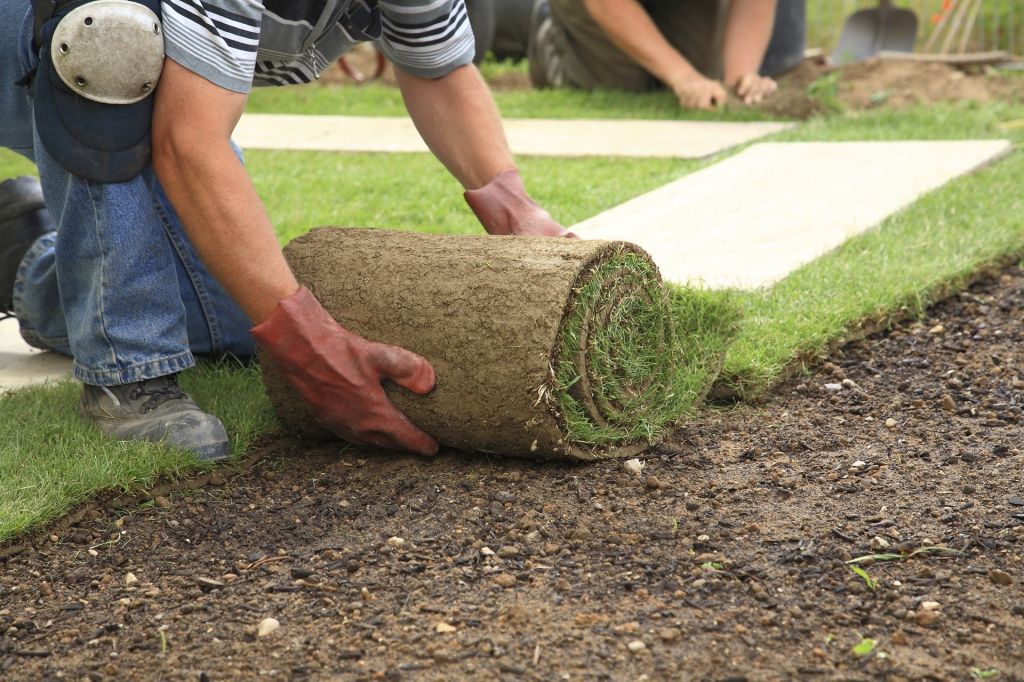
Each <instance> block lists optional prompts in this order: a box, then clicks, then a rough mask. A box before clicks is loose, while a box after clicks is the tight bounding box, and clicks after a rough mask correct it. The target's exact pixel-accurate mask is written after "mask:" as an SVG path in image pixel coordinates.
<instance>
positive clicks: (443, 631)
mask: <svg viewBox="0 0 1024 682" xmlns="http://www.w3.org/2000/svg"><path fill="white" fill-rule="evenodd" d="M434 631H435V632H437V634H439V635H448V634H451V633H453V632H455V631H456V628H455V626H454V625H450V624H448V623H446V622H444V621H443V620H442V621H441V622H440V623H438V624H437V625H436V626H435V627H434Z"/></svg>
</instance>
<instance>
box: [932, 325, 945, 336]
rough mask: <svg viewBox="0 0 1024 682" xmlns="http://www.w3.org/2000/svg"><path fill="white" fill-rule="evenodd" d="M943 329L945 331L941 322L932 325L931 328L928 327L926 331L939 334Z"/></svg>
mask: <svg viewBox="0 0 1024 682" xmlns="http://www.w3.org/2000/svg"><path fill="white" fill-rule="evenodd" d="M944 331H946V328H945V327H944V326H942V325H941V324H937V325H935V326H934V327H932V328H931V329H929V330H928V333H929V334H941V333H942V332H944Z"/></svg>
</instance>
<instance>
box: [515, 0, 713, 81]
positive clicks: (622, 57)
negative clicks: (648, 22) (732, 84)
mask: <svg viewBox="0 0 1024 682" xmlns="http://www.w3.org/2000/svg"><path fill="white" fill-rule="evenodd" d="M550 2H551V19H550V21H545V22H543V25H542V26H539V27H535V31H534V34H533V36H532V40H531V43H530V55H529V57H530V77H531V79H532V80H533V82H534V84H535V85H537V86H539V87H545V86H554V87H576V88H581V89H584V90H593V89H595V88H614V89H621V90H631V91H644V90H651V89H653V88H656V87H659V85H660V84H659V83H658V81H657V79H655V78H654V77H653V76H651V75H650V74H649V73H648V72H647V71H645V70H644V69H643V68H642V67H640V66H639V65H638V64H637V63H636V62H635V61H633V59H631V58H630V57H629V56H627V55H626V54H625V53H624V52H623V51H622V50H620V49H619V48H618V47H616V46H615V45H614V44H613V43H612V42H611V40H609V39H608V36H607V35H606V34H605V32H604V29H602V28H601V27H600V26H598V25H597V23H596V22H595V21H594V20H593V19H592V18H591V17H590V13H589V12H587V10H586V8H585V7H584V6H583V1H582V0H550ZM643 5H644V8H645V9H646V10H647V12H648V14H650V16H651V19H653V20H654V23H655V25H656V26H657V27H658V29H659V30H660V31H661V33H662V35H664V36H665V38H666V39H667V40H668V41H669V43H671V44H672V46H673V47H675V48H676V50H678V51H679V53H680V54H682V55H683V56H684V57H686V59H687V61H689V62H690V63H691V64H692V65H693V66H694V68H696V69H697V70H698V71H700V72H701V73H703V74H704V75H705V76H707V77H709V78H720V77H721V70H722V60H721V53H722V50H721V47H722V29H723V25H724V21H723V19H724V17H725V12H726V10H727V8H728V0H653V1H651V2H644V3H643ZM535 62H536V63H535Z"/></svg>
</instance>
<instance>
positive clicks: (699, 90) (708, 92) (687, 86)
mask: <svg viewBox="0 0 1024 682" xmlns="http://www.w3.org/2000/svg"><path fill="white" fill-rule="evenodd" d="M672 91H673V92H675V94H676V99H678V100H679V105H680V106H681V107H683V108H685V109H705V110H708V109H717V108H718V107H720V106H722V105H723V104H725V101H726V99H728V94H727V93H726V91H725V88H723V87H722V84H721V83H719V82H718V81H714V80H711V79H710V78H705V77H704V76H700V75H697V76H695V77H692V78H686V79H682V80H680V81H678V82H676V83H674V84H673V85H672Z"/></svg>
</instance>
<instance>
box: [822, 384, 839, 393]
mask: <svg viewBox="0 0 1024 682" xmlns="http://www.w3.org/2000/svg"><path fill="white" fill-rule="evenodd" d="M825 390H826V391H828V392H829V393H839V391H841V390H843V385H842V384H825Z"/></svg>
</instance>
